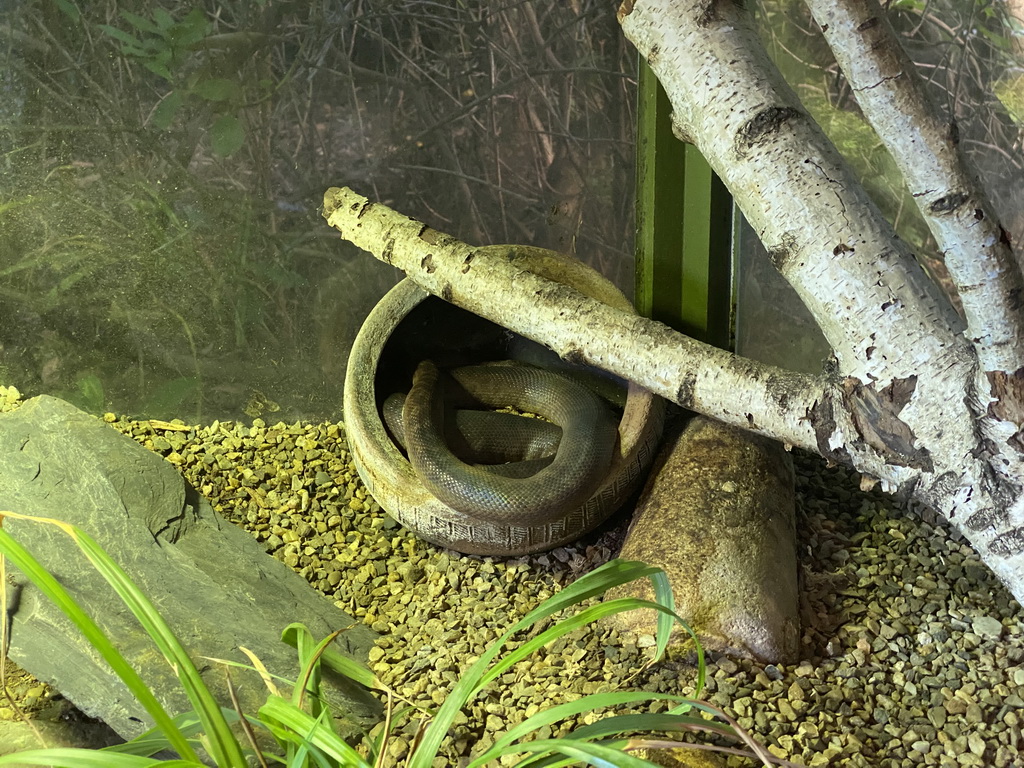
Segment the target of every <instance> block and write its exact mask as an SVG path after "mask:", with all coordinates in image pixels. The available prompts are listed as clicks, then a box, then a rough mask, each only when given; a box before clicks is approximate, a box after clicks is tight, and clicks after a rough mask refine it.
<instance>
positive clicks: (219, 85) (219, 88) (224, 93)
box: [192, 77, 242, 101]
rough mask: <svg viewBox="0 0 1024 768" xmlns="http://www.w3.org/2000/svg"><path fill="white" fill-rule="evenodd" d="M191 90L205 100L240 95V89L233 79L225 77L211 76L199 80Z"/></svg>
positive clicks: (225, 99) (223, 98)
mask: <svg viewBox="0 0 1024 768" xmlns="http://www.w3.org/2000/svg"><path fill="white" fill-rule="evenodd" d="M192 92H193V93H194V94H196V96H199V97H200V98H203V99H206V100H207V101H228V100H229V99H233V98H236V97H240V96H241V94H242V89H241V88H240V87H239V85H238V83H237V82H236V81H234V80H228V79H227V78H225V77H213V78H208V79H205V80H200V81H199V82H198V83H196V85H195V87H194V88H193V89H192Z"/></svg>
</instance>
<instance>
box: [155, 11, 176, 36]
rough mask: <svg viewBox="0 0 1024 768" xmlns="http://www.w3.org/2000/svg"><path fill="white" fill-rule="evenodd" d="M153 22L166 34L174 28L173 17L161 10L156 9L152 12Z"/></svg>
mask: <svg viewBox="0 0 1024 768" xmlns="http://www.w3.org/2000/svg"><path fill="white" fill-rule="evenodd" d="M153 22H154V23H155V24H156V26H157V28H158V29H159V30H160V31H161V32H167V31H168V30H170V29H171V27H173V26H174V17H173V16H171V14H169V13H168V12H167V11H165V10H164V9H163V8H156V9H154V11H153Z"/></svg>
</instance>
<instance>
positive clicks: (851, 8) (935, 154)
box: [805, 0, 1024, 373]
mask: <svg viewBox="0 0 1024 768" xmlns="http://www.w3.org/2000/svg"><path fill="white" fill-rule="evenodd" d="M805 3H806V5H807V7H808V8H810V10H811V13H812V14H813V16H814V20H815V21H816V22H817V23H818V25H819V26H820V27H821V29H822V33H823V34H824V36H825V39H826V40H827V41H828V44H829V47H830V48H831V49H832V52H833V53H834V54H835V57H836V61H837V62H838V64H839V66H840V68H841V69H842V70H843V74H844V75H845V76H846V79H847V81H848V82H849V83H850V87H851V88H852V89H853V94H854V97H855V98H856V100H857V103H858V104H859V105H860V107H861V110H862V111H863V112H864V115H865V117H867V119H868V120H869V121H870V123H871V126H872V127H873V128H874V129H875V132H876V133H877V134H878V137H879V138H880V139H881V140H882V141H883V142H884V143H885V146H886V147H887V148H888V150H889V154H890V155H892V157H893V159H894V160H895V161H896V165H897V167H898V168H899V169H900V172H901V173H902V174H903V178H904V180H905V181H906V183H907V186H908V188H909V189H910V192H911V194H912V196H913V198H914V201H915V202H916V203H917V207H918V208H919V209H920V211H921V215H922V216H923V217H924V220H925V221H926V222H927V224H928V228H929V229H930V230H931V233H932V235H933V236H934V237H935V240H936V242H937V243H938V245H939V249H940V250H941V251H942V253H943V257H944V260H945V263H946V268H947V269H948V270H949V275H950V277H951V278H952V280H953V283H954V285H955V286H956V289H957V293H958V294H959V295H960V300H961V302H962V303H963V308H964V314H965V315H966V318H967V335H968V338H969V339H970V341H971V343H972V344H973V345H974V348H975V350H976V351H977V354H978V361H979V362H980V364H981V367H982V369H983V370H985V371H1003V372H1006V373H1012V372H1013V371H1016V370H1017V369H1018V368H1020V367H1021V366H1024V278H1022V276H1021V273H1020V268H1019V266H1018V265H1017V261H1016V260H1015V259H1014V257H1013V253H1012V252H1011V250H1010V245H1009V239H1008V236H1007V234H1006V232H1005V230H1004V229H1003V227H1002V226H1001V225H1000V223H999V220H998V217H997V216H996V213H995V210H994V209H993V207H992V204H991V203H990V201H989V200H988V198H987V196H986V195H985V193H984V191H983V190H982V189H981V188H980V187H979V186H978V185H977V184H976V183H975V182H974V180H973V179H972V178H971V174H970V173H969V171H968V170H967V169H966V168H965V167H964V165H963V162H962V159H961V157H960V155H959V153H958V151H957V139H958V136H957V131H956V127H955V125H952V124H950V123H949V122H947V121H944V120H942V119H941V118H940V116H939V114H938V112H937V111H936V109H935V108H934V105H933V104H932V103H931V102H930V100H929V99H928V97H927V94H926V93H925V91H924V87H923V84H922V83H921V78H920V77H919V76H918V74H917V70H916V68H915V67H914V64H913V62H911V60H910V57H908V56H907V54H906V52H905V51H904V50H903V48H902V47H900V45H899V42H898V41H897V39H896V35H895V33H894V32H893V30H892V27H891V26H890V24H889V21H888V19H887V18H886V16H885V13H884V12H883V11H882V9H881V8H880V7H879V6H878V3H877V2H875V0H856V1H853V0H805Z"/></svg>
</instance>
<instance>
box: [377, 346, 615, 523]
mask: <svg viewBox="0 0 1024 768" xmlns="http://www.w3.org/2000/svg"><path fill="white" fill-rule="evenodd" d="M467 398H468V399H469V400H471V401H474V402H475V403H476V405H475V408H476V409H478V410H479V409H481V408H503V407H512V408H514V409H516V410H518V411H522V412H526V413H533V414H537V415H539V416H542V417H543V418H544V419H547V420H548V421H549V422H551V423H550V424H546V423H545V422H542V421H539V420H536V419H526V418H523V417H522V416H516V415H510V414H500V413H491V412H489V411H486V410H484V411H480V412H479V413H476V414H475V415H476V417H477V418H473V417H471V416H470V415H469V414H467V411H466V410H465V409H464V408H460V409H459V410H454V407H453V405H452V403H453V402H454V403H459V404H460V405H462V404H465V403H466V401H467ZM398 408H400V411H401V417H400V418H398V417H397V416H396V410H397V409H398ZM383 410H384V416H385V422H386V423H387V424H388V427H389V429H391V431H392V432H393V433H397V434H396V436H397V437H398V439H399V440H400V441H401V443H402V444H403V445H404V447H405V450H406V453H407V455H408V459H409V463H410V464H411V465H412V467H413V470H414V471H415V473H416V475H417V476H418V477H419V479H420V481H421V483H422V484H423V485H424V487H425V488H427V490H429V491H430V492H431V493H432V494H433V495H434V496H435V497H436V498H438V499H439V500H440V501H442V502H443V503H445V504H446V505H448V506H449V507H451V508H452V509H454V510H457V511H459V512H462V513H463V514H465V515H467V516H468V517H470V518H472V519H475V520H483V521H488V522H491V523H498V524H513V525H538V524H543V523H546V522H550V521H553V520H556V519H558V518H560V517H562V516H564V515H565V513H566V512H567V511H568V510H571V509H573V508H576V507H579V506H580V505H582V504H583V503H585V502H586V501H587V499H589V498H590V496H591V495H592V494H593V493H594V492H595V491H596V490H597V489H598V487H599V486H600V485H601V483H602V481H603V480H604V478H605V477H606V475H607V472H608V470H609V467H610V465H611V461H612V457H613V454H614V451H615V448H616V439H617V436H618V422H617V421H616V419H615V418H614V417H613V415H612V412H611V410H610V409H609V407H608V406H607V405H606V403H605V402H604V400H602V399H601V398H600V397H599V396H598V395H596V394H595V393H594V392H593V391H591V390H590V389H589V388H588V387H586V386H585V385H583V384H581V383H579V382H577V381H574V380H573V379H571V378H568V377H567V376H564V375H562V374H560V373H556V372H554V371H550V370H546V369H543V368H538V367H535V366H531V365H525V364H490V365H487V364H484V365H468V366H461V367H458V368H453V369H449V370H447V371H441V370H440V369H439V368H438V367H437V365H436V364H435V363H433V362H432V361H430V360H423V361H421V362H420V363H419V364H418V366H417V367H416V371H415V373H414V374H413V378H412V386H411V387H410V389H409V392H408V394H407V395H405V397H404V400H402V399H401V396H399V397H398V398H395V397H394V396H392V398H388V400H387V401H385V405H384V408H383ZM453 411H454V412H453ZM479 417H482V418H479ZM524 422H533V425H532V426H531V425H527V424H524ZM510 451H511V454H510ZM552 452H553V453H552ZM510 459H511V460H510ZM519 459H522V460H519Z"/></svg>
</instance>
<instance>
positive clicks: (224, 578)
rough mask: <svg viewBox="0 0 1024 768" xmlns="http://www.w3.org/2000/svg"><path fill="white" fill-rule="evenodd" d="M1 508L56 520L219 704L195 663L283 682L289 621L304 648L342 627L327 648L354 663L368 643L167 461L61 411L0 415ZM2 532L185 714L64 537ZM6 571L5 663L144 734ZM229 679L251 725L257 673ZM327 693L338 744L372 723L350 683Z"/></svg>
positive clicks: (112, 685)
mask: <svg viewBox="0 0 1024 768" xmlns="http://www.w3.org/2000/svg"><path fill="white" fill-rule="evenodd" d="M0 510H10V511H12V512H17V513H21V514H28V515H33V516H38V517H50V518H57V519H60V520H63V521H65V522H68V523H71V524H73V525H75V526H77V527H78V528H80V529H81V530H83V531H85V532H86V533H88V534H89V535H90V536H91V537H92V538H94V539H95V540H96V541H97V542H98V543H99V545H100V546H101V547H103V549H105V550H106V551H107V552H108V553H109V554H110V555H111V556H112V558H113V559H114V560H115V561H116V562H117V563H119V564H120V565H121V567H122V568H124V569H125V571H127V573H128V575H129V577H130V578H131V579H132V580H133V581H135V583H136V584H137V585H138V586H139V587H140V588H141V589H142V591H143V592H144V593H145V594H146V595H147V596H148V597H149V598H150V599H151V600H152V601H153V602H154V603H155V604H156V605H157V606H158V607H159V610H160V611H161V613H162V615H163V617H164V619H165V620H166V621H167V622H168V624H169V625H170V626H171V628H172V629H173V630H174V631H175V634H176V635H177V636H178V638H179V640H180V641H181V642H182V644H183V645H184V646H185V648H186V649H187V650H188V651H189V653H190V655H191V657H192V658H193V659H194V660H195V661H196V664H197V666H198V667H199V669H200V671H201V672H202V673H203V674H204V678H205V680H206V682H207V684H208V685H209V686H210V688H211V689H212V690H213V691H214V693H215V695H217V697H218V699H219V701H220V702H221V703H222V704H223V705H225V706H229V705H230V699H229V698H228V696H227V691H226V685H225V683H224V680H225V674H224V668H223V667H222V666H221V665H218V664H213V663H210V662H206V661H204V660H203V658H202V657H213V658H221V659H231V660H235V661H238V662H242V663H246V664H248V663H249V661H248V658H247V657H246V656H245V655H244V654H242V653H241V651H239V646H245V647H246V648H248V649H249V650H251V651H252V652H254V653H255V654H256V655H257V656H258V657H259V658H260V659H261V660H262V662H263V663H264V664H265V665H266V667H267V668H268V669H269V670H270V671H272V672H273V673H275V674H280V675H284V676H288V677H291V678H293V679H294V677H295V676H296V674H297V672H298V668H297V660H296V654H295V651H294V650H293V649H292V648H290V647H289V646H287V645H285V644H284V643H282V642H281V639H280V638H281V632H282V630H283V629H284V628H285V627H286V626H287V625H288V624H289V623H291V622H295V621H301V622H303V623H304V624H306V625H307V626H308V627H309V629H310V631H311V632H312V633H313V635H314V636H315V637H316V639H320V638H322V637H325V636H326V635H328V634H330V633H331V632H332V631H334V630H337V629H342V628H347V631H345V632H343V633H342V634H341V636H340V637H339V639H338V641H337V642H336V648H337V649H338V650H340V651H341V652H342V653H345V654H348V655H350V656H352V657H354V658H357V659H360V660H365V658H366V653H367V650H368V648H369V647H370V646H371V645H372V644H373V639H374V635H373V633H372V632H371V631H370V630H369V629H368V628H367V627H365V626H363V625H361V624H358V623H356V622H354V620H353V619H351V618H350V617H348V616H346V615H345V614H344V613H343V612H341V611H340V610H338V609H337V608H336V607H335V606H333V605H332V604H331V603H330V601H328V600H326V599H325V598H324V597H323V596H322V595H320V594H319V593H317V592H316V591H315V590H313V589H312V588H311V587H310V586H309V584H307V583H306V581H305V580H303V579H302V578H301V577H299V576H298V575H297V574H296V573H295V572H294V571H292V570H290V569H289V568H287V567H286V566H285V565H283V564H282V563H280V562H278V561H276V560H274V559H273V558H271V557H269V556H268V555H267V554H266V553H265V552H264V551H263V548H262V547H261V546H260V545H259V544H258V543H257V542H256V541H255V540H254V539H253V538H252V536H250V535H249V534H247V533H246V532H245V531H243V530H241V529H240V528H236V527H235V526H234V525H232V524H230V523H229V522H227V521H226V520H224V519H223V518H222V517H220V516H219V515H218V514H217V513H215V512H214V511H213V509H212V508H211V506H210V504H209V503H208V502H207V501H206V499H204V498H202V497H201V496H200V495H199V494H198V493H197V492H196V491H195V490H194V489H193V488H192V487H191V486H189V485H188V483H186V482H185V481H184V479H183V478H182V477H181V475H180V474H179V473H178V472H177V470H176V469H175V468H174V467H173V466H171V464H169V463H168V462H166V461H164V460H163V459H161V458H160V457H159V456H158V455H156V454H154V453H152V452H150V451H147V450H146V449H145V448H143V447H142V446H140V445H139V444H137V443H136V442H135V441H133V440H131V439H130V438H128V437H126V436H124V435H121V434H119V433H118V432H117V431H116V430H114V429H112V428H111V427H109V426H108V425H106V424H104V423H103V422H102V421H100V420H98V419H96V418H94V417H92V416H90V415H88V414H86V413H84V412H82V411H79V410H78V409H77V408H75V407H74V406H72V405H70V404H68V403H66V402H64V401H62V400H58V399H56V398H53V397H49V396H40V397H36V398H33V399H32V400H29V401H28V402H26V403H24V404H23V405H22V406H21V408H19V409H18V410H16V411H13V412H11V413H4V414H0ZM4 530H5V531H6V532H7V533H9V534H10V535H11V536H13V537H14V538H15V539H16V540H17V541H18V542H20V543H21V544H22V545H23V546H25V547H26V548H27V549H28V550H29V551H30V552H31V553H32V554H33V555H34V556H35V558H36V559H37V560H39V562H40V563H41V564H42V565H43V567H44V568H46V569H47V571H49V572H50V573H51V574H52V575H54V576H55V577H56V578H57V580H58V581H59V582H60V583H61V584H62V585H63V586H64V588H65V589H67V590H68V592H69V593H70V594H71V596H72V598H74V600H75V601H76V602H77V603H78V604H79V605H80V606H82V607H83V608H84V609H85V610H86V611H87V612H88V613H89V614H90V615H91V616H92V617H93V618H94V619H95V620H96V621H97V623H99V624H100V626H101V628H102V629H103V630H104V631H105V633H106V634H107V636H108V637H109V638H111V639H112V640H113V642H114V644H115V645H116V646H117V647H118V648H119V650H120V651H121V652H122V654H123V655H124V656H125V658H126V659H127V660H128V661H129V663H131V664H132V665H133V666H134V667H135V668H136V669H137V670H139V671H140V673H141V675H142V677H143V679H145V680H146V682H147V683H148V684H149V686H150V687H151V689H152V691H153V692H154V694H155V695H156V697H157V699H158V700H159V701H160V702H161V703H162V704H163V705H164V707H165V708H166V709H167V711H168V712H169V713H170V714H172V715H175V714H178V713H181V712H185V711H188V710H190V709H191V705H190V703H189V701H188V699H187V698H186V696H185V694H184V692H183V691H182V689H181V687H180V685H179V683H178V680H177V678H176V676H175V675H174V673H173V671H172V670H171V668H170V666H169V665H168V664H167V663H166V662H165V661H164V659H163V658H162V657H160V655H159V654H158V653H157V652H156V650H155V648H154V646H153V644H152V641H151V640H150V638H149V637H148V636H147V635H146V634H145V633H144V632H143V631H142V629H141V628H140V626H139V625H138V623H137V622H136V620H135V618H134V616H132V614H131V613H130V612H129V611H128V610H127V609H126V608H125V607H123V606H122V605H121V603H120V601H119V600H118V599H117V598H116V597H115V596H114V594H113V593H112V592H111V588H110V587H109V586H108V584H107V583H106V581H105V580H104V579H103V578H102V576H100V575H99V574H98V573H97V571H96V570H95V569H94V568H93V567H92V566H91V565H89V563H88V561H87V560H86V559H85V557H84V556H82V555H81V554H80V553H79V551H78V549H77V547H76V546H75V544H74V543H73V542H72V540H71V538H70V537H69V536H68V535H67V534H65V533H63V532H62V531H60V530H59V529H58V528H57V527H56V526H53V525H47V524H43V523H39V522H31V521H24V520H17V519H14V518H7V519H5V520H4ZM11 572H12V573H13V575H14V581H15V583H14V586H13V588H10V587H9V588H8V593H9V594H10V595H11V601H10V603H9V605H8V610H9V611H10V613H11V618H12V625H11V634H10V650H9V655H10V657H11V659H12V660H13V661H15V662H16V663H17V664H18V665H19V666H21V667H23V668H24V669H25V670H27V671H28V672H30V673H31V674H33V675H34V676H35V677H37V678H39V679H40V680H43V681H45V682H47V683H49V684H51V685H52V686H53V687H54V688H56V689H57V690H59V691H60V692H61V693H62V694H64V696H65V697H67V698H68V699H69V700H70V701H72V702H73V703H74V704H75V706H77V707H78V709H80V710H81V711H82V712H83V713H85V714H87V715H89V716H90V717H95V718H98V719H100V720H102V721H104V722H106V723H107V724H108V725H110V727H111V728H113V729H114V730H115V731H116V732H117V733H118V734H120V735H121V736H122V737H124V738H126V739H129V738H132V737H134V736H136V735H138V734H139V733H141V732H143V731H144V730H146V729H147V728H149V727H151V725H152V722H151V720H150V718H149V716H148V715H147V714H146V713H145V711H144V710H143V709H142V707H141V706H140V705H139V704H138V703H137V702H136V701H135V699H134V698H133V697H132V696H131V695H130V693H129V692H128V690H127V688H126V687H125V686H124V684H123V683H122V682H121V681H120V679H119V678H117V677H116V676H115V675H114V674H112V673H111V671H110V669H109V668H108V667H107V666H106V664H105V662H103V661H102V659H100V658H99V657H98V655H97V654H96V652H95V651H94V650H93V649H92V647H91V646H89V645H88V644H87V643H86V641H85V640H84V639H83V638H82V636H81V634H80V633H79V631H78V630H77V629H76V628H75V627H74V626H73V625H72V624H71V622H70V621H69V620H68V619H67V618H66V617H65V616H64V614H63V613H62V612H60V611H59V610H58V609H57V608H56V607H55V606H54V605H53V604H52V603H51V602H50V601H49V600H47V599H46V598H45V597H44V596H43V595H42V594H41V593H40V592H38V591H37V590H36V588H35V586H34V585H33V584H32V583H31V582H29V581H28V579H26V578H25V577H24V575H23V574H21V572H20V571H18V570H17V569H16V568H13V567H12V568H11ZM231 677H232V681H233V682H234V684H235V686H236V688H237V690H238V693H239V695H240V696H241V702H242V706H243V709H244V711H246V712H250V713H253V714H255V712H256V711H257V709H258V708H259V706H260V705H261V704H262V703H263V702H265V701H266V698H267V690H266V688H265V686H264V685H263V683H262V682H261V681H260V680H259V679H258V678H257V677H256V676H255V673H252V674H247V673H246V672H244V671H241V670H237V669H233V670H232V673H231ZM327 689H328V692H329V694H330V698H331V700H332V704H333V706H334V707H335V710H334V711H335V713H336V714H338V715H339V716H340V717H341V718H342V719H341V720H340V721H339V726H340V729H341V732H342V733H343V734H354V733H357V732H358V728H359V727H360V726H365V725H367V724H370V725H372V723H373V722H375V721H376V714H377V711H378V709H377V707H378V705H376V703H375V701H374V700H373V699H372V698H371V697H370V696H369V694H368V693H366V692H365V691H363V690H362V689H361V688H359V687H358V686H356V685H355V684H354V683H352V682H351V681H347V680H335V679H334V678H333V676H330V682H329V684H328V686H327Z"/></svg>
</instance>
